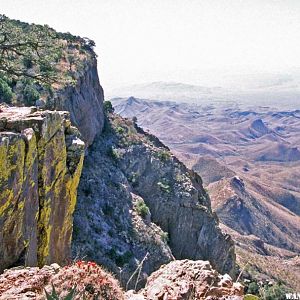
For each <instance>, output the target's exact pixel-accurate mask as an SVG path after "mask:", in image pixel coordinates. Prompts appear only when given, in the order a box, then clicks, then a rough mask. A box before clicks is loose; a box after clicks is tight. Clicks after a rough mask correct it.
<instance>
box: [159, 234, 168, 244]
mask: <svg viewBox="0 0 300 300" xmlns="http://www.w3.org/2000/svg"><path fill="white" fill-rule="evenodd" d="M160 237H161V240H162V241H163V242H164V243H168V242H169V234H168V233H167V232H163V233H162V234H161V236H160Z"/></svg>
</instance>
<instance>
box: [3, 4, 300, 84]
mask: <svg viewBox="0 0 300 300" xmlns="http://www.w3.org/2000/svg"><path fill="white" fill-rule="evenodd" d="M0 3H1V13H4V14H6V15H7V16H8V17H10V18H15V19H20V20H22V21H26V22H29V23H40V24H48V25H50V26H51V27H53V28H55V29H57V30H59V31H63V32H68V31H69V32H71V33H72V34H75V35H81V36H87V37H89V38H91V39H93V40H95V42H96V45H97V47H96V52H97V53H98V56H99V57H98V64H99V74H100V80H101V83H102V85H103V87H104V89H112V88H117V87H121V86H125V85H131V84H138V83H145V82H153V81H176V82H183V83H190V84H199V85H207V86H209V85H221V86H222V85H226V84H228V82H230V84H231V85H232V84H235V85H239V84H240V83H239V82H240V81H241V78H249V77H247V74H252V75H253V74H254V75H253V77H255V76H256V74H263V75H262V76H264V77H265V78H273V77H276V76H277V74H279V77H280V78H281V77H283V78H289V76H291V77H293V74H299V73H300V72H299V69H300V55H299V53H300V40H299V38H298V34H299V31H300V2H298V1H293V0H288V1H282V0H278V1H272V0H252V1H248V0H245V1H237V0H232V1H223V0H218V1H216V0H213V1H206V0H204V1H194V0H185V1H179V0H175V1H174V0H173V1H171V0H164V1H160V2H159V1H154V0H150V1H130V0H120V1H117V0H101V1H96V0H90V1H87V2H84V1H78V0H73V1H71V0H66V1H63V2H61V1H58V0H50V1H46V2H44V1H43V2H41V1H38V0H24V1H18V0H10V1H4V0H0ZM240 74H242V75H243V76H241V77H240V76H239V75H240ZM252 75H251V76H252ZM259 76H261V75H259ZM297 76H298V75H297ZM228 78H230V80H229V79H228ZM271 81H272V80H271Z"/></svg>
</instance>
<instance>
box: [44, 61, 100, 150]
mask: <svg viewBox="0 0 300 300" xmlns="http://www.w3.org/2000/svg"><path fill="white" fill-rule="evenodd" d="M103 100H104V96H103V89H102V87H101V85H100V83H99V77H98V71H97V61H96V58H94V59H93V60H91V61H87V62H86V65H85V70H84V71H82V72H81V73H79V74H78V76H77V78H76V84H75V85H68V86H67V87H65V88H63V89H60V90H58V91H57V92H56V93H55V97H54V98H53V99H51V100H50V101H49V103H47V106H48V107H49V108H50V109H57V110H67V111H69V112H70V118H71V122H72V124H73V125H74V126H76V127H77V128H78V129H79V131H80V133H81V135H82V138H83V140H84V142H85V143H86V144H87V145H90V144H92V142H93V140H94V138H95V136H96V135H97V134H100V133H101V131H102V128H103V122H104V115H103Z"/></svg>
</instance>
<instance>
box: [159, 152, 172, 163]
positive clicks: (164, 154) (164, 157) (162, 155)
mask: <svg viewBox="0 0 300 300" xmlns="http://www.w3.org/2000/svg"><path fill="white" fill-rule="evenodd" d="M157 157H158V158H159V159H160V160H162V161H167V160H168V159H170V157H171V154H170V152H168V151H167V150H161V151H159V152H157Z"/></svg>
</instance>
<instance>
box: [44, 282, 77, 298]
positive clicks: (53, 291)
mask: <svg viewBox="0 0 300 300" xmlns="http://www.w3.org/2000/svg"><path fill="white" fill-rule="evenodd" d="M45 294H46V299H47V300H73V299H75V296H76V286H74V287H73V288H72V289H71V290H70V292H69V293H68V294H67V295H66V296H64V297H60V296H59V295H58V294H57V292H56V290H55V287H54V285H53V284H52V291H51V294H49V293H48V292H47V291H46V290H45Z"/></svg>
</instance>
